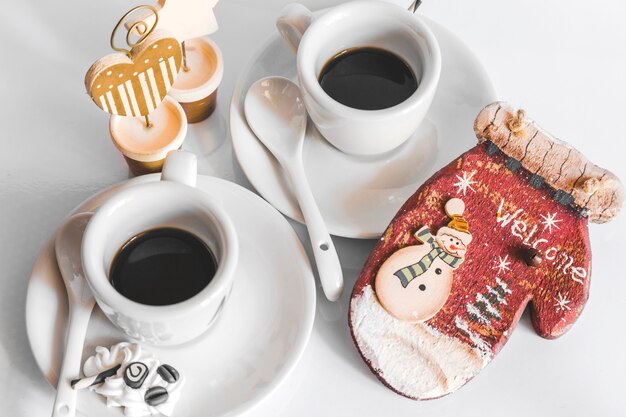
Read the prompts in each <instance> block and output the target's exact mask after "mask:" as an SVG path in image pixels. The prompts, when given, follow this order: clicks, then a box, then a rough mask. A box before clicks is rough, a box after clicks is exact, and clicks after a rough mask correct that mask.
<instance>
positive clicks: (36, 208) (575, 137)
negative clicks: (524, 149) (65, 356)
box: [0, 0, 626, 417]
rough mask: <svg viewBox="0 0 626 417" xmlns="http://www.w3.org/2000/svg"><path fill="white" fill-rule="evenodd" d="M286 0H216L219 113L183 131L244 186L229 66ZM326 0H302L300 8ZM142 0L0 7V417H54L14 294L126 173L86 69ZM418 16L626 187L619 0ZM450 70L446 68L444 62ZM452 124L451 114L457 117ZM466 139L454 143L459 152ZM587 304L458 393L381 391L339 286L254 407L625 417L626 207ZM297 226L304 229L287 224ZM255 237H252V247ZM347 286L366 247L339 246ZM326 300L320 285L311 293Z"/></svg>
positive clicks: (532, 1)
mask: <svg viewBox="0 0 626 417" xmlns="http://www.w3.org/2000/svg"><path fill="white" fill-rule="evenodd" d="M285 3H287V1H285V0H262V1H261V0H222V1H221V2H220V3H219V4H218V7H217V15H218V20H219V22H220V31H219V32H218V33H216V34H215V35H214V36H213V39H214V40H216V41H217V42H218V44H219V45H220V46H221V48H222V49H223V52H224V57H225V63H226V71H225V77H224V81H223V84H222V86H221V87H220V90H219V104H218V106H219V107H218V113H216V114H215V115H213V116H212V117H211V118H210V119H209V120H208V121H206V122H203V123H200V124H198V125H195V126H193V127H192V128H191V131H190V134H189V136H188V140H187V142H186V143H185V148H186V149H190V150H192V151H195V152H197V153H198V155H199V157H200V160H201V163H200V170H201V172H202V173H205V174H212V175H218V176H221V177H225V178H228V179H233V180H236V181H238V182H240V183H243V184H244V185H245V184H247V181H246V180H245V179H244V178H243V174H242V172H241V169H240V168H239V167H238V166H237V163H236V161H235V160H234V159H233V155H232V148H231V145H230V142H229V138H228V134H227V129H228V128H227V111H228V103H229V101H230V95H231V92H232V88H233V85H234V83H235V81H236V79H237V76H238V74H239V70H240V68H241V67H242V66H243V65H244V64H245V63H246V62H247V60H248V59H249V57H250V55H251V54H252V53H253V52H254V51H255V50H256V49H257V48H258V47H259V46H260V45H261V43H262V42H263V40H264V39H265V38H266V37H267V36H268V35H269V34H270V33H271V32H272V31H273V30H274V23H273V21H274V18H275V16H276V15H277V13H278V11H279V10H280V8H281V7H282V6H283V5H284V4H285ZM336 3H338V1H328V0H327V1H312V0H310V1H305V2H304V4H305V5H307V6H309V7H310V8H312V9H317V8H322V7H327V6H331V5H333V4H336ZM135 4H138V3H136V2H132V3H129V2H128V1H124V0H89V1H79V0H64V1H34V0H22V1H14V2H12V3H9V4H7V1H6V0H2V10H1V11H0V39H2V40H3V42H2V47H1V48H0V53H1V54H2V55H1V57H0V100H1V101H0V140H1V145H2V146H1V150H0V407H2V408H1V409H0V414H1V415H3V416H38V415H49V413H50V410H51V407H52V401H53V389H52V388H50V387H49V386H48V384H47V382H46V381H45V379H44V377H43V376H42V374H41V373H40V371H39V369H38V368H37V366H36V364H35V362H34V360H33V357H32V354H31V352H30V348H29V346H28V341H27V338H26V331H25V324H24V302H25V296H26V287H27V282H28V278H29V276H30V270H31V267H32V263H33V261H34V259H35V257H36V255H37V253H38V251H39V249H40V247H41V245H42V244H43V243H44V242H45V240H46V239H47V238H48V236H49V235H50V234H51V233H52V231H53V230H54V229H55V228H56V226H57V225H58V223H59V221H60V220H61V219H62V217H63V216H64V215H65V214H66V213H67V212H68V211H69V210H70V209H71V208H72V207H74V206H75V205H77V204H78V203H79V202H81V201H82V200H83V199H85V198H86V197H88V196H89V195H91V194H93V193H94V192H96V191H98V190H101V189H102V188H104V187H106V186H108V185H110V184H113V183H116V182H118V181H120V180H123V179H125V178H127V177H128V171H127V169H126V166H125V165H124V162H123V160H122V159H121V158H120V156H119V154H118V153H117V152H116V150H115V149H114V147H113V145H112V144H111V141H110V139H109V136H108V130H107V122H108V117H107V116H106V114H104V113H103V112H102V111H100V110H99V109H98V108H97V107H96V106H94V105H93V103H91V101H90V99H89V97H88V96H87V95H86V94H85V92H84V91H85V90H84V86H83V77H84V74H85V71H86V70H87V68H88V67H89V66H90V65H91V63H92V62H93V61H94V60H95V59H96V58H98V57H99V56H101V55H104V54H105V53H108V52H109V51H110V50H109V46H108V39H109V33H110V31H111V29H112V27H113V26H114V24H115V22H117V19H118V18H119V17H120V16H121V15H122V14H123V13H124V12H125V11H126V10H128V9H130V8H131V7H132V6H133V5H135ZM420 13H423V14H424V15H427V16H428V17H430V18H432V19H434V20H436V21H438V22H439V23H441V24H443V25H444V26H446V27H447V28H449V29H450V30H452V31H453V32H455V33H456V34H457V35H458V36H459V37H460V38H461V39H463V40H464V41H465V42H466V43H467V44H468V46H469V47H470V48H471V49H472V50H473V51H474V52H475V53H476V55H477V56H478V58H479V59H480V60H481V61H482V62H483V63H484V65H485V67H486V69H487V71H488V73H489V74H490V75H491V77H492V79H493V82H494V85H495V87H496V89H497V91H498V94H499V97H500V98H501V99H504V100H507V101H509V102H511V103H512V104H513V105H515V106H521V107H524V108H526V109H527V112H528V114H529V115H530V116H531V117H533V118H534V119H535V120H537V121H538V122H539V123H540V124H541V125H543V126H544V127H545V128H547V129H548V130H549V131H552V132H553V133H555V134H556V135H557V136H558V137H560V138H562V139H564V140H567V141H568V142H570V143H572V144H573V145H574V146H576V147H577V148H579V149H580V150H581V151H583V152H584V153H585V154H586V155H587V156H588V157H589V158H591V159H592V160H593V161H594V162H596V163H597V164H599V165H600V166H603V167H606V168H609V169H611V170H612V171H614V172H615V173H616V174H617V175H618V177H621V178H622V179H626V163H625V161H624V157H625V156H624V155H625V154H626V145H625V141H626V2H624V0H597V1H593V2H592V1H588V0H587V1H582V0H576V1H574V0H572V1H564V0H560V1H557V0H552V1H545V0H525V1H510V0H472V1H459V0H424V5H423V6H422V8H421V10H420ZM444 65H445V64H444ZM451 123H454V121H451ZM464 150H465V149H459V153H461V152H463V151H464ZM590 231H591V241H592V247H593V251H594V258H593V283H592V286H591V296H590V300H589V302H588V304H587V307H586V308H585V311H584V313H583V314H582V316H581V318H580V319H579V320H578V322H577V323H576V325H575V326H573V328H572V329H571V330H570V331H569V333H567V334H566V335H564V336H563V337H561V338H560V339H557V340H552V341H548V340H544V339H541V338H540V337H538V336H536V335H535V334H534V331H533V329H532V326H531V324H530V320H529V318H528V316H527V315H525V316H524V317H523V319H522V321H521V322H520V324H519V325H518V327H517V329H516V330H515V332H514V334H513V336H512V337H511V340H510V341H509V343H508V344H507V345H506V346H505V347H504V349H503V350H502V352H501V353H500V354H499V355H498V356H497V357H496V359H495V360H494V361H493V362H492V363H491V364H490V365H489V366H488V367H487V368H486V369H485V370H484V371H483V372H482V373H481V374H480V375H479V376H478V377H477V378H475V379H474V380H473V381H471V382H470V383H469V384H468V385H467V386H465V387H464V388H462V389H461V390H460V391H458V392H457V393H455V394H452V395H450V396H448V397H446V398H443V399H440V400H435V401H430V402H422V403H418V402H413V401H411V400H407V399H405V398H402V397H400V396H397V395H396V394H394V393H392V392H391V391H389V390H387V389H386V388H385V387H384V386H383V385H381V384H380V383H379V382H378V380H376V379H375V378H374V377H373V376H372V375H371V374H370V372H369V370H368V369H367V367H366V366H365V365H364V364H363V362H362V361H361V359H360V357H359V356H358V354H357V353H356V350H355V349H354V347H353V345H352V342H351V339H350V336H349V332H348V327H347V321H346V307H347V303H348V299H347V295H348V293H349V291H346V295H345V296H344V298H343V299H342V301H341V302H340V303H339V304H334V305H331V304H330V303H328V302H326V301H324V300H323V299H322V297H321V296H320V297H318V313H317V317H316V323H315V327H314V331H313V335H312V338H311V342H310V345H309V347H308V348H307V350H306V352H305V354H304V357H303V360H302V362H301V363H300V365H299V366H298V367H297V368H296V370H295V371H294V373H293V374H292V376H291V377H290V379H289V380H288V381H287V383H286V384H284V385H283V387H282V388H281V389H279V390H278V391H277V392H276V393H275V394H274V395H272V396H271V397H270V398H268V400H267V401H266V402H265V403H264V404H263V405H262V406H261V408H259V409H258V410H257V411H256V413H255V415H272V416H275V415H284V416H322V415H332V416H339V415H341V416H381V415H394V416H409V415H411V416H416V415H428V416H429V417H434V416H444V415H464V416H499V415H513V416H522V415H530V416H544V415H545V416H548V415H549V416H587V415H598V416H607V417H610V416H624V415H626V382H624V378H625V375H626V359H625V356H624V345H625V342H626V336H624V318H625V317H626V302H624V299H625V297H626V272H624V271H625V268H624V266H623V264H624V262H626V254H625V252H626V213H624V214H623V215H622V217H621V218H618V219H617V220H615V221H613V222H612V223H609V224H606V225H591V226H590ZM298 232H299V234H300V236H304V234H303V233H302V228H301V227H300V226H298ZM260 244H262V242H260ZM336 244H337V246H338V250H339V252H340V255H341V258H342V262H343V264H344V266H345V270H344V273H345V277H346V288H347V289H348V290H349V289H350V288H351V287H352V284H353V283H354V280H355V279H356V276H357V275H358V272H359V270H360V267H361V265H362V263H363V261H364V260H365V257H366V255H367V253H368V251H369V249H370V248H371V246H372V242H363V241H361V242H357V241H351V240H347V239H337V240H336ZM320 294H321V293H320Z"/></svg>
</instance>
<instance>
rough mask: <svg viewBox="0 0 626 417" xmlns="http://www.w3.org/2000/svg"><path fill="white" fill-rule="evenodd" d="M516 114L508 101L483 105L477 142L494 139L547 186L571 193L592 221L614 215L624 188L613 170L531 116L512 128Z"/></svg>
mask: <svg viewBox="0 0 626 417" xmlns="http://www.w3.org/2000/svg"><path fill="white" fill-rule="evenodd" d="M515 115H516V111H515V110H514V109H513V108H512V107H511V106H510V105H508V104H507V103H503V102H496V103H492V104H490V105H489V106H487V107H485V108H484V109H483V111H481V112H480V114H479V115H478V117H477V118H476V122H475V124H474V131H475V133H476V136H477V137H478V139H479V142H484V141H491V142H493V143H494V144H495V145H496V146H497V147H498V148H500V150H501V151H502V152H504V153H505V154H507V155H508V156H510V157H511V158H514V159H515V160H517V161H519V163H521V165H523V166H524V167H525V168H526V169H527V170H528V171H530V172H531V173H533V174H535V175H537V176H540V177H542V178H543V179H544V180H545V181H546V182H547V183H548V184H549V185H550V186H552V187H554V188H555V189H557V190H562V191H563V192H564V193H566V194H571V196H572V197H573V202H574V204H576V205H577V206H579V207H580V208H582V209H584V210H586V211H587V213H588V217H589V220H590V221H591V222H594V223H604V222H606V221H609V220H610V219H612V218H613V217H614V216H616V215H617V213H618V212H619V210H620V208H621V206H622V204H623V201H624V188H623V186H622V184H621V183H620V181H619V179H618V178H617V177H616V176H615V175H614V174H613V173H611V172H609V171H607V170H605V169H603V168H600V167H598V166H597V165H594V164H593V163H592V162H591V161H589V159H587V158H586V157H585V156H584V155H583V154H581V153H580V152H579V151H578V150H576V149H574V148H572V147H571V146H570V145H568V144H567V143H565V142H563V141H560V140H558V139H556V138H554V137H553V136H551V135H550V134H549V133H547V132H546V131H544V130H543V129H542V128H541V127H540V126H538V125H537V124H536V123H535V122H534V121H532V120H530V119H526V120H525V121H524V122H522V124H521V126H520V130H519V131H517V132H516V133H514V132H511V129H510V121H511V120H512V119H513V118H514V117H515Z"/></svg>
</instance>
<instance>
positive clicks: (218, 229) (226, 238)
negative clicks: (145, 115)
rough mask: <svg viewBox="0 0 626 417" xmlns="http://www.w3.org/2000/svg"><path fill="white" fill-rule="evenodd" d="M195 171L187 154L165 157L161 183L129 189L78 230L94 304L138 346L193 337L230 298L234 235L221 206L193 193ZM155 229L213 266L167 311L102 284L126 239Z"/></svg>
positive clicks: (173, 153) (235, 254)
mask: <svg viewBox="0 0 626 417" xmlns="http://www.w3.org/2000/svg"><path fill="white" fill-rule="evenodd" d="M196 171H197V161H196V157H195V155H194V154H192V153H188V152H183V151H171V152H170V153H169V154H168V155H167V158H166V161H165V166H164V167H163V173H162V175H161V181H153V182H145V183H141V184H137V185H133V186H131V187H128V188H127V189H124V190H122V191H120V192H119V193H117V194H115V195H113V196H112V197H111V198H110V199H108V200H107V201H106V202H105V203H104V204H103V205H102V206H100V208H98V210H97V211H96V212H95V213H94V215H93V217H92V218H91V220H90V221H89V223H88V225H87V228H86V229H85V234H84V236H83V242H82V264H83V270H84V273H85V277H86V280H87V282H88V283H89V286H90V287H91V289H92V291H93V294H94V297H95V299H96V302H97V303H98V305H99V306H100V308H101V309H102V311H103V312H104V314H105V315H106V316H107V317H108V318H109V319H110V320H111V322H113V324H115V325H116V326H117V327H119V328H120V329H121V330H122V331H124V333H126V334H127V335H128V336H130V337H131V338H134V339H137V340H139V341H141V342H146V343H148V344H153V345H176V344H180V343H184V342H187V341H189V340H192V339H194V338H196V337H198V336H200V335H201V334H202V333H204V332H205V331H206V330H207V329H208V328H209V327H210V326H211V324H213V322H214V321H215V319H216V318H217V316H218V314H219V313H220V311H221V309H222V308H223V306H224V303H225V302H226V299H227V297H228V295H229V294H230V290H231V287H232V284H233V279H234V273H235V267H236V264H237V259H238V253H239V246H238V240H237V234H236V232H235V228H234V226H233V224H232V221H231V220H230V218H229V216H228V214H227V213H226V212H225V211H224V209H223V208H222V207H221V204H220V203H219V202H216V200H215V199H214V198H211V197H210V196H209V195H208V194H206V193H204V192H202V191H199V190H197V189H195V188H194V187H195V183H196V178H197V172H196ZM159 227H175V228H178V229H182V230H185V231H187V232H190V233H192V234H193V235H195V236H196V237H198V238H199V239H200V240H202V241H203V242H204V243H205V244H206V245H207V246H208V247H209V248H210V250H211V251H212V252H213V254H214V255H215V257H216V260H217V264H218V268H217V271H216V273H215V275H214V276H213V278H212V280H211V281H210V282H209V284H208V285H207V286H206V287H205V288H204V289H202V290H201V291H200V292H199V293H197V294H196V295H194V296H193V297H191V298H189V299H187V300H185V301H182V302H179V303H176V304H171V305H166V306H153V305H146V304H141V303H138V302H135V301H133V300H130V299H129V298H126V297H124V296H123V295H122V294H120V293H119V292H118V291H117V290H116V289H115V288H114V287H113V285H112V284H111V282H110V279H109V271H110V268H111V263H112V261H113V259H114V257H115V255H116V253H117V252H118V250H119V249H120V248H121V247H122V246H123V245H124V244H125V243H126V242H127V241H128V240H129V239H130V238H132V237H134V236H136V235H138V234H140V233H142V232H144V231H147V230H151V229H154V228H159ZM173 278H175V277H173Z"/></svg>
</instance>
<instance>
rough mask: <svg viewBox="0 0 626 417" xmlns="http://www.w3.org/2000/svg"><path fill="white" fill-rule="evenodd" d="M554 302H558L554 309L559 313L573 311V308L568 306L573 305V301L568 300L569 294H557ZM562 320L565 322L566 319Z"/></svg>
mask: <svg viewBox="0 0 626 417" xmlns="http://www.w3.org/2000/svg"><path fill="white" fill-rule="evenodd" d="M554 301H556V303H554V307H555V310H556V312H557V313H561V312H565V311H569V310H571V307H570V306H569V305H568V304H569V303H571V302H572V300H569V299H568V298H567V293H565V295H563V294H561V293H560V292H559V293H557V295H556V297H554ZM561 320H563V321H565V317H562V318H561Z"/></svg>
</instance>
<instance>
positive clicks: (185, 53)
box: [181, 41, 189, 72]
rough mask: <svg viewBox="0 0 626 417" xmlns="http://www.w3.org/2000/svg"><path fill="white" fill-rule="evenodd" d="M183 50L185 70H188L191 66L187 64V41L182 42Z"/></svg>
mask: <svg viewBox="0 0 626 417" xmlns="http://www.w3.org/2000/svg"><path fill="white" fill-rule="evenodd" d="M181 46H182V51H183V71H185V72H188V71H189V67H188V66H187V49H186V48H185V41H183V43H182V44H181Z"/></svg>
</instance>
